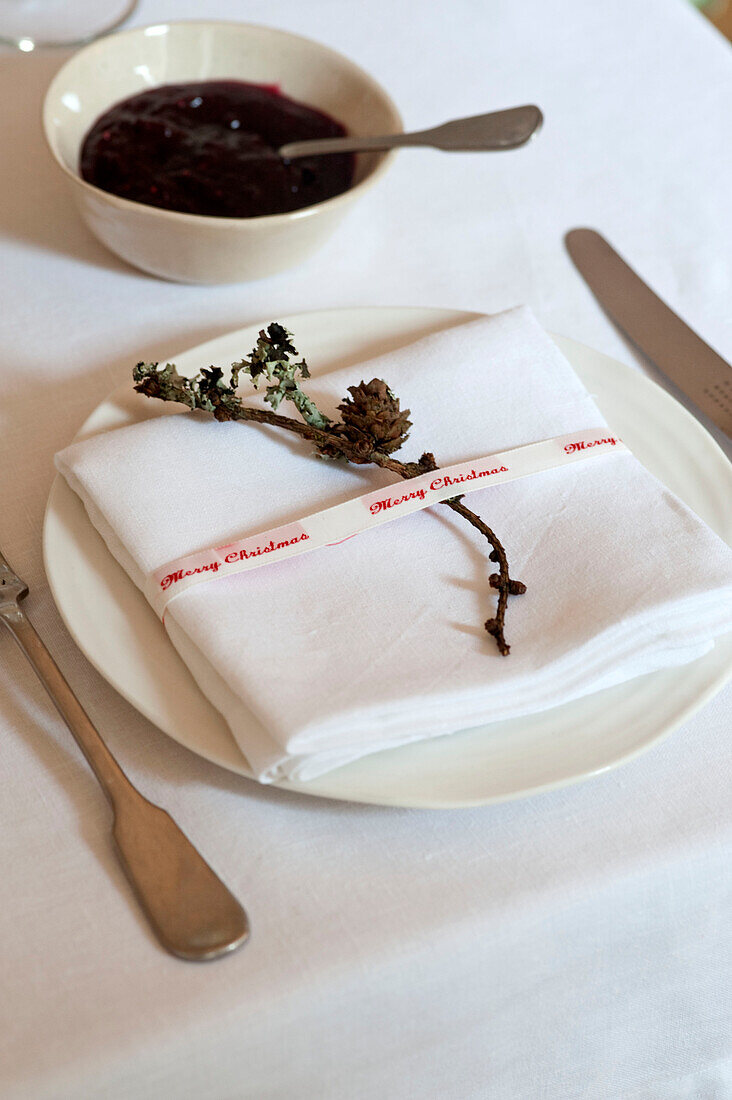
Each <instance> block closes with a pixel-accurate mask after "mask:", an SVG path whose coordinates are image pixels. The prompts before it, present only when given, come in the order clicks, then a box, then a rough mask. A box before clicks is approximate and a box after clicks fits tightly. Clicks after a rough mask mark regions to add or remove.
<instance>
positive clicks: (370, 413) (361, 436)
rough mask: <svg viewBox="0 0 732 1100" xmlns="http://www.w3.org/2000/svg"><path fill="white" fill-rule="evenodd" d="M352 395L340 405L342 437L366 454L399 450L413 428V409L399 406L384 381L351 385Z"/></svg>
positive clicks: (340, 430)
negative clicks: (411, 419) (410, 413)
mask: <svg viewBox="0 0 732 1100" xmlns="http://www.w3.org/2000/svg"><path fill="white" fill-rule="evenodd" d="M348 392H349V393H350V395H351V396H350V397H347V398H346V399H345V401H343V402H341V404H340V405H339V406H338V410H339V412H340V413H341V417H342V424H341V425H339V434H340V435H342V436H343V437H344V438H345V439H347V440H348V441H349V442H350V443H352V444H354V445H355V446H357V447H358V448H359V450H361V448H362V447H363V449H364V453H365V455H366V454H370V453H371V451H380V452H381V453H382V454H387V455H388V454H392V453H393V452H394V451H398V450H399V448H400V447H401V445H402V444H403V443H404V442H405V441H406V440H407V438H408V437H409V429H410V428H411V426H412V422H411V421H410V419H409V409H404V410H402V409H401V408H400V407H399V398H398V397H395V396H394V394H393V393H392V392H391V390H390V389H389V387H388V386H387V384H386V382H382V381H381V379H380V378H373V379H372V380H371V381H370V382H360V383H359V384H358V386H349V387H348Z"/></svg>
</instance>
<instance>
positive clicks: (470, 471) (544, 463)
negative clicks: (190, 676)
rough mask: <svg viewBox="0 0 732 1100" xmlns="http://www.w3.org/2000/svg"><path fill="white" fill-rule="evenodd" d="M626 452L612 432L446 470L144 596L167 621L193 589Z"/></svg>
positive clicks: (192, 571) (209, 562)
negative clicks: (489, 490) (453, 501)
mask: <svg viewBox="0 0 732 1100" xmlns="http://www.w3.org/2000/svg"><path fill="white" fill-rule="evenodd" d="M627 450H628V448H627V447H626V446H625V444H624V443H623V442H622V441H621V440H620V439H618V438H616V437H615V436H611V435H608V432H607V429H606V428H605V429H602V428H591V429H589V430H587V431H581V432H570V433H569V434H568V435H562V436H557V437H555V438H554V439H545V440H543V441H542V442H541V443H528V444H526V445H525V446H523V447H514V448H513V449H512V450H510V451H501V452H499V453H497V454H492V455H487V456H486V457H484V458H476V459H473V460H472V461H470V462H460V463H458V464H457V465H455V466H446V467H441V468H440V469H438V470H434V471H432V472H431V473H426V474H421V475H420V476H419V477H414V478H410V479H408V480H404V481H399V482H396V483H395V484H392V485H386V486H384V488H382V489H375V490H374V491H372V492H370V493H365V494H364V495H363V496H360V497H355V498H354V499H353V500H347V501H345V502H344V503H343V504H336V505H335V506H334V507H332V508H325V509H324V510H323V511H322V512H314V513H313V515H311V516H307V517H306V518H305V519H302V520H298V521H296V522H294V523H286V524H284V525H283V526H281V527H273V528H272V529H271V530H269V531H261V532H259V533H258V534H256V535H248V536H247V537H245V538H242V539H237V541H236V542H231V543H227V545H226V546H213V547H211V548H210V549H208V550H198V551H196V552H195V553H193V554H187V555H186V556H185V557H183V558H178V559H177V560H175V561H170V562H168V563H167V565H164V566H162V567H161V568H160V569H158V570H156V571H155V572H154V573H153V574H152V575H151V576H150V577H149V578H148V580H147V584H146V589H145V594H146V596H147V598H148V600H149V601H150V603H151V604H152V606H153V607H154V609H155V611H156V612H157V614H158V615H159V616H160V618H163V615H164V612H165V608H166V606H167V605H168V603H169V602H170V600H172V599H173V597H175V596H178V595H179V594H180V593H181V592H185V591H186V590H187V589H189V588H191V587H192V586H193V585H194V584H202V583H203V582H205V581H210V580H214V578H216V577H228V576H231V574H232V573H244V572H246V571H247V570H250V569H259V568H260V567H261V566H263V565H270V564H273V563H274V562H278V561H283V560H284V559H285V558H291V557H294V555H295V554H304V553H305V552H306V551H308V550H316V549H317V548H318V547H321V546H333V545H335V544H336V543H339V542H344V541H345V540H346V539H349V538H351V537H352V536H353V535H357V534H359V533H360V532H361V531H367V530H368V529H369V528H371V527H379V526H380V525H381V524H382V523H389V522H390V521H391V520H393V519H398V518H399V517H400V516H407V515H410V514H411V513H412V512H417V511H419V510H420V509H422V508H429V507H430V505H432V504H439V503H440V501H443V500H447V499H449V498H450V497H454V496H458V495H460V494H464V493H472V492H474V491H475V490H476V489H484V488H485V487H486V486H488V485H500V484H503V483H504V482H507V481H515V480H517V479H518V478H522V477H529V476H530V475H531V474H536V473H539V472H541V471H542V470H552V469H555V468H556V467H558V466H564V465H565V464H567V463H570V462H577V461H584V460H586V459H590V458H594V457H597V456H600V455H603V454H607V453H608V452H614V453H616V454H617V453H618V452H623V451H627Z"/></svg>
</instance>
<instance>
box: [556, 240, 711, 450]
mask: <svg viewBox="0 0 732 1100" xmlns="http://www.w3.org/2000/svg"><path fill="white" fill-rule="evenodd" d="M564 242H565V244H566V246H567V251H568V252H569V255H570V256H571V258H572V260H573V262H574V265H575V267H576V268H577V270H578V271H579V273H580V274H581V275H582V277H583V278H584V280H585V282H586V283H587V284H588V286H589V287H590V290H591V291H592V293H593V294H594V295H595V297H596V298H597V300H598V302H599V303H600V305H601V306H602V307H603V309H604V310H605V312H606V313H607V314H608V316H609V317H610V318H611V320H613V321H614V322H615V324H616V325H617V326H618V327H619V328H620V329H622V331H623V332H624V333H625V335H626V336H627V337H628V338H629V339H630V340H631V341H632V343H633V344H635V346H636V347H637V348H638V350H639V351H641V352H642V353H643V354H644V355H645V356H646V357H647V358H648V359H650V360H651V362H652V363H653V364H654V365H655V366H656V367H658V369H659V370H660V371H662V372H663V373H664V374H665V375H666V377H667V378H669V379H670V380H671V381H672V382H673V383H674V385H675V386H678V388H679V389H680V390H681V391H682V392H683V393H684V394H686V396H687V397H688V398H690V399H691V401H693V402H694V404H695V405H696V406H697V408H698V409H699V410H700V411H701V412H703V413H704V414H705V415H706V416H708V417H709V419H710V420H713V421H714V423H715V424H716V425H717V427H719V428H721V429H722V431H723V432H726V434H727V435H728V436H730V437H731V438H732V367H731V366H730V365H729V363H727V362H726V361H725V360H724V359H723V358H722V356H721V355H718V354H717V352H716V351H714V349H713V348H710V347H709V344H706V343H705V342H704V341H703V340H702V338H701V337H700V336H697V334H696V333H695V332H694V331H693V329H690V328H689V326H688V325H687V324H686V323H685V322H684V321H682V320H681V318H680V317H679V316H678V315H677V314H676V313H674V311H673V310H672V309H671V308H670V307H669V306H667V305H666V303H665V302H664V301H662V300H661V299H660V298H659V297H658V295H657V294H655V293H654V291H652V290H651V288H650V287H649V286H647V285H646V284H645V283H644V282H643V280H642V279H641V278H640V276H639V275H636V273H635V271H633V269H632V267H630V266H629V265H628V264H627V263H626V262H625V260H624V259H623V258H622V257H621V256H619V255H618V253H617V252H616V251H615V249H614V248H613V247H612V245H610V244H609V243H608V242H607V241H606V240H605V238H604V237H602V236H601V235H600V234H599V233H597V232H595V230H594V229H572V230H570V232H569V233H567V235H566V236H565V238H564Z"/></svg>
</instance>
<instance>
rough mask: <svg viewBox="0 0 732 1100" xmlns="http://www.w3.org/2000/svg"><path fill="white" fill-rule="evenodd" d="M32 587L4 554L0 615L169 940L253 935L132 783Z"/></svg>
mask: <svg viewBox="0 0 732 1100" xmlns="http://www.w3.org/2000/svg"><path fill="white" fill-rule="evenodd" d="M27 595H28V586H27V585H26V584H25V583H24V582H23V581H22V580H21V579H20V577H18V576H17V575H16V574H15V573H14V572H13V570H12V569H11V567H10V565H9V564H8V562H7V561H6V560H5V558H4V557H3V555H2V553H0V620H1V621H2V622H3V623H4V624H5V626H6V627H7V628H8V630H9V631H10V633H11V634H12V635H13V637H14V638H15V640H16V642H17V643H18V645H19V646H20V648H21V649H22V650H23V652H24V653H25V655H26V657H27V658H28V660H29V661H30V663H31V665H32V666H33V668H34V670H35V671H36V673H37V674H38V677H39V679H40V680H41V683H42V684H43V686H44V687H45V688H46V691H47V692H48V694H49V695H50V696H51V699H52V700H53V702H54V704H55V706H56V707H57V709H58V711H59V713H60V715H61V717H62V718H63V719H64V721H65V722H66V725H67V726H68V727H69V729H70V730H71V733H72V734H73V736H74V738H75V739H76V741H77V743H78V745H79V748H80V749H81V751H82V752H83V754H84V756H85V757H86V759H87V762H88V763H89V765H90V767H91V769H92V771H93V772H94V774H95V776H96V777H97V779H98V780H99V783H100V784H101V787H102V789H103V791H104V793H105V794H106V796H107V798H108V799H109V801H110V803H111V805H112V810H113V814H114V825H113V830H112V831H113V835H114V840H115V842H116V846H117V852H118V854H119V857H120V861H121V863H122V867H123V868H124V871H125V873H126V875H127V878H128V879H129V880H130V883H131V885H132V887H133V889H134V891H135V893H136V895H137V897H138V899H139V901H140V904H141V905H142V908H143V911H144V912H145V914H146V916H147V918H148V920H149V921H150V924H151V926H152V929H153V931H154V932H155V934H156V936H157V937H158V939H159V940H160V942H161V943H162V945H163V947H165V948H166V950H167V951H170V952H171V954H173V955H177V956H178V957H179V958H182V959H190V960H194V961H201V960H205V959H214V958H217V957H218V956H219V955H223V954H224V953H226V952H228V951H232V950H233V949H234V948H235V947H239V946H240V945H241V944H243V943H244V942H245V941H246V939H247V938H248V936H249V922H248V920H247V915H246V913H245V911H244V909H243V908H242V907H241V905H240V904H239V902H238V901H237V900H236V898H235V897H234V895H233V894H232V893H231V892H230V891H229V889H228V888H227V887H226V886H225V885H224V883H223V882H222V881H221V879H220V878H219V877H218V875H217V874H216V873H215V872H214V871H213V870H212V869H211V867H209V865H208V863H206V861H205V860H204V858H203V856H202V855H201V854H200V853H199V852H198V851H197V850H196V849H195V848H194V847H193V845H192V844H191V842H190V840H188V838H187V837H186V835H185V834H184V833H183V832H181V830H180V829H179V828H178V826H177V825H176V823H175V822H174V821H173V819H172V817H171V816H170V815H169V814H168V813H166V811H165V810H163V809H161V808H160V807H159V806H155V805H154V804H153V803H152V802H148V800H147V799H146V798H144V797H143V795H141V794H140V792H139V791H138V790H137V788H136V787H134V786H133V785H132V783H130V781H129V779H128V778H127V776H126V775H125V773H124V772H123V771H122V769H121V768H120V766H119V764H118V763H117V761H116V760H115V758H114V756H113V755H112V753H111V752H110V751H109V749H108V748H107V746H106V744H105V743H104V741H103V740H102V738H101V736H100V735H99V733H98V732H97V730H96V729H95V727H94V726H93V725H92V723H91V720H90V718H89V716H88V715H87V714H86V712H85V711H84V710H83V709H82V707H81V704H80V703H79V701H78V699H77V698H76V696H75V695H74V693H73V691H72V690H71V688H70V687H69V685H68V683H67V682H66V680H65V679H64V677H63V675H62V674H61V671H60V669H59V667H58V665H57V664H56V662H55V661H54V659H53V657H52V656H51V654H50V653H49V652H48V650H47V649H46V647H45V645H44V644H43V642H42V641H41V639H40V637H39V636H38V634H37V633H36V631H35V629H34V627H33V625H32V624H31V622H30V620H29V619H28V617H27V616H26V614H25V612H24V611H23V609H22V607H21V606H20V601H21V600H22V599H24V598H25V597H26V596H27Z"/></svg>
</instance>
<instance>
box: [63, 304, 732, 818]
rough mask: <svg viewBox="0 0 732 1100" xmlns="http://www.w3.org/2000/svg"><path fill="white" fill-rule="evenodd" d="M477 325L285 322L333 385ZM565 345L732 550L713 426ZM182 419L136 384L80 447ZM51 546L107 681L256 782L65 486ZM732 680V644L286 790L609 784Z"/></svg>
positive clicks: (373, 318) (729, 504)
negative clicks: (365, 366)
mask: <svg viewBox="0 0 732 1100" xmlns="http://www.w3.org/2000/svg"><path fill="white" fill-rule="evenodd" d="M475 316H477V314H468V313H458V312H455V311H447V310H438V309H390V308H376V309H344V310H329V311H327V312H318V313H307V314H301V315H299V316H294V317H291V318H284V319H281V320H283V322H284V324H286V325H287V327H288V328H290V329H291V330H292V331H293V332H294V333H295V337H296V341H297V346H298V348H300V350H301V351H303V352H304V353H305V355H306V357H307V359H308V363H309V364H310V365H311V367H312V370H313V373H314V374H318V373H325V372H327V371H329V370H331V369H333V368H334V367H336V366H344V365H347V364H348V363H353V364H354V365H355V364H357V363H358V362H359V361H360V360H362V359H365V358H369V357H371V356H373V355H375V354H379V353H381V352H384V351H386V350H389V349H391V348H394V347H397V346H400V345H403V344H406V343H409V342H411V341H412V340H415V339H418V338H419V337H421V336H424V335H426V334H427V333H428V332H434V331H436V330H439V329H443V328H447V327H449V326H451V325H455V324H460V323H462V322H464V321H467V320H470V319H471V318H473V317H475ZM278 319H279V318H278ZM260 328H261V323H260V324H257V325H251V326H248V327H247V328H245V329H242V330H240V331H239V332H233V333H229V334H227V335H226V336H221V337H219V338H218V339H216V340H212V341H210V342H209V343H206V344H203V345H201V346H200V347H198V348H194V349H193V350H191V351H188V352H185V354H183V355H178V356H174V357H172V358H173V359H174V361H175V362H176V364H177V366H178V368H179V369H180V370H181V372H182V373H184V374H189V373H190V374H193V373H195V371H197V370H198V369H199V368H200V367H204V366H208V365H209V364H211V363H214V364H221V365H222V366H224V367H226V366H227V365H228V364H229V363H230V362H231V361H232V360H235V359H239V358H241V355H242V354H243V353H244V352H246V351H248V350H249V349H250V348H251V347H252V345H253V343H254V341H255V339H256V335H257V332H258V331H259V329H260ZM554 339H555V340H556V342H557V344H558V345H559V347H560V348H561V350H562V351H563V352H564V354H565V355H566V356H567V358H568V359H569V361H570V362H571V364H572V366H573V367H574V369H575V370H576V371H577V373H578V374H579V376H580V377H581V378H582V380H583V381H584V382H585V384H586V386H587V387H588V389H589V391H590V392H591V393H592V394H594V395H596V397H597V402H598V404H599V406H600V408H601V409H602V411H603V413H604V414H605V416H606V418H607V420H608V422H609V424H610V426H611V427H612V429H613V430H614V431H615V432H616V433H617V434H618V435H620V436H622V438H623V439H624V441H625V442H626V443H627V444H628V445H629V446H630V448H631V449H632V450H633V451H634V453H635V454H636V456H637V457H638V459H639V460H640V461H641V462H643V463H644V465H645V466H646V467H647V468H648V469H649V470H651V471H652V473H654V474H655V475H656V476H657V477H658V478H659V479H660V480H661V481H662V482H664V484H665V485H667V486H668V488H669V489H671V490H672V491H673V492H675V493H677V494H678V496H680V497H681V498H682V500H684V501H686V503H687V504H688V505H689V506H690V507H691V508H693V509H694V511H695V512H696V513H697V515H699V516H700V517H701V518H702V519H703V520H704V521H705V522H706V523H708V524H709V526H710V527H712V528H713V529H714V530H715V531H717V532H718V534H720V535H721V536H722V537H723V538H725V539H726V540H727V541H728V542H730V543H732V465H730V463H729V462H728V461H727V459H726V457H725V455H724V454H723V452H722V451H721V450H720V449H719V447H718V446H717V445H716V443H715V442H714V440H713V439H712V438H711V436H710V435H709V434H708V433H707V432H706V431H705V430H704V428H702V427H701V425H700V424H699V423H698V421H697V420H695V419H694V418H693V417H692V416H691V415H690V414H689V413H688V412H686V410H685V409H684V408H682V406H681V405H679V404H678V402H676V401H674V400H673V398H671V397H669V396H668V394H666V393H665V392H664V391H663V390H662V389H660V387H658V386H656V385H655V384H654V383H653V382H650V381H649V380H648V379H647V378H645V377H644V376H643V375H641V374H640V373H638V372H637V371H634V370H632V369H631V368H629V367H626V366H623V365H622V364H621V363H618V362H616V361H615V360H613V359H610V358H608V357H607V356H606V355H601V354H600V353H599V352H596V351H592V350H591V349H590V348H587V347H584V346H583V345H582V344H577V343H575V342H574V341H573V340H568V339H566V338H564V337H554ZM132 365H133V364H132V363H131V364H130V371H131V369H132ZM354 377H355V375H354ZM359 377H360V376H359ZM182 411H184V410H183V409H182V408H181V407H180V406H178V407H175V408H174V407H172V406H165V407H164V406H162V405H161V404H160V403H159V402H155V401H151V400H149V399H147V398H144V397H142V396H140V395H138V394H136V393H134V392H133V390H132V384H131V381H130V383H127V384H125V385H124V386H123V387H122V388H121V389H120V390H117V391H116V392H115V393H114V394H112V395H111V397H109V398H108V399H107V400H106V401H104V402H103V403H102V404H101V405H100V406H99V407H98V408H97V409H96V410H95V411H94V412H93V413H92V415H91V416H90V417H89V419H88V420H87V421H86V423H85V424H84V426H83V427H82V429H81V431H80V432H79V434H78V436H77V438H78V439H81V438H86V437H88V436H90V435H94V434H96V433H98V432H102V431H107V430H108V429H109V428H112V427H116V426H119V425H123V424H129V423H131V422H133V421H135V420H141V419H144V418H148V417H152V416H159V415H160V414H161V413H163V412H164V413H169V414H177V413H178V412H182ZM43 541H44V558H45V564H46V572H47V574H48V579H49V582H50V585H51V590H52V592H53V596H54V599H55V600H56V603H57V605H58V608H59V611H60V612H61V615H62V616H63V619H64V622H65V623H66V626H67V627H68V629H69V631H70V632H71V635H72V636H73V638H74V639H75V641H76V642H77V644H78V645H79V646H80V648H81V649H82V650H83V652H84V653H85V654H86V656H87V657H88V658H89V660H90V661H91V662H92V664H93V665H94V666H95V667H96V668H97V669H98V670H99V672H100V673H101V674H102V676H104V677H105V679H106V680H108V681H109V683H110V684H112V685H113V687H115V688H116V689H117V691H119V692H120V694H122V695H123V696H124V697H125V698H126V699H128V700H129V701H130V702H131V703H132V704H133V706H135V707H136V708H137V709H138V710H139V711H141V712H142V713H143V714H144V715H145V716H146V717H147V718H149V719H150V721H151V722H153V723H154V724H155V725H156V726H158V727H159V728H160V729H161V730H163V731H164V732H165V733H167V734H168V735H169V736H170V737H172V738H173V739H174V740H176V741H178V742H180V744H182V745H185V746H186V748H189V749H191V750H192V751H193V752H196V753H198V754H200V755H201V756H203V757H205V758H206V759H207V760H211V761H213V762H214V763H216V764H220V765H221V766H222V767H224V768H228V769H230V770H231V771H234V772H239V773H240V774H241V775H244V776H249V777H250V778H251V771H250V769H249V767H248V764H247V761H246V759H245V758H244V756H243V755H242V753H241V751H240V750H239V748H238V747H237V745H236V743H235V741H234V739H233V737H232V736H231V734H230V733H229V730H228V727H227V726H226V724H225V722H224V720H223V718H222V717H221V715H220V714H219V713H218V712H217V711H216V710H214V708H213V707H212V706H211V704H210V703H209V702H208V701H207V700H206V699H205V698H204V696H203V695H202V694H201V692H200V691H199V690H198V688H197V687H196V685H195V684H194V683H193V680H192V678H191V676H190V674H189V673H188V671H187V669H186V667H185V665H184V664H183V662H182V661H181V659H180V657H179V656H178V654H177V653H176V651H175V650H174V649H173V647H172V645H171V644H170V642H169V641H168V638H167V635H166V633H165V630H164V628H163V627H162V625H161V623H160V621H159V620H158V618H157V617H156V615H155V614H154V612H153V611H152V609H151V608H150V606H149V605H148V604H147V602H146V600H145V599H144V597H143V596H142V594H141V593H140V592H139V591H138V589H137V588H136V587H135V586H134V584H133V583H132V581H131V580H130V579H129V578H128V576H127V574H126V573H125V572H124V570H123V569H122V568H121V566H120V565H118V564H117V562H116V561H115V559H114V558H113V557H112V555H111V554H110V553H109V551H108V550H107V548H106V546H105V544H104V542H103V541H102V539H101V537H100V536H99V535H98V534H97V532H96V531H95V529H94V528H93V527H92V525H91V523H90V521H89V520H88V518H87V515H86V512H85V510H84V507H83V505H82V504H81V502H80V500H79V499H78V497H77V496H76V495H75V494H74V493H73V492H72V490H71V489H70V488H69V487H68V485H67V484H66V482H65V481H64V480H63V479H62V478H60V477H57V478H56V481H55V482H54V485H53V488H52V490H51V495H50V498H49V502H48V508H47V511H46V520H45V526H44V534H43ZM731 672H732V637H731V636H727V637H726V638H725V639H722V640H721V641H720V642H718V643H717V645H716V646H715V647H714V649H713V650H712V651H711V652H710V653H709V654H707V656H705V657H703V658H701V659H700V660H697V661H694V662H693V663H691V664H689V665H686V666H684V667H683V668H672V669H669V670H668V671H662V672H654V673H651V674H648V675H645V676H642V677H639V678H638V679H636V680H632V681H630V682H629V683H626V684H622V685H620V686H618V687H614V688H610V689H608V690H606V691H602V692H599V693H597V694H595V695H591V696H588V697H586V698H583V699H579V700H577V701H576V702H573V703H569V704H566V705H564V706H561V707H556V708H554V709H552V710H549V711H544V712H543V713H542V714H537V715H534V716H532V717H528V718H518V719H513V720H511V721H504V722H493V723H490V724H488V725H485V726H481V727H479V728H476V729H471V730H467V731H464V732H460V733H455V734H451V735H450V736H447V737H439V738H435V739H432V740H428V741H423V742H417V743H415V744H412V745H407V746H404V747H402V748H397V749H390V750H387V751H384V752H380V753H376V754H373V755H371V756H367V757H365V758H364V759H363V760H360V761H358V762H357V763H354V764H349V765H348V766H346V767H343V768H339V769H337V770H336V771H333V772H330V773H329V774H327V775H324V776H321V777H320V778H318V779H315V780H312V781H310V782H308V783H282V784H280V786H282V787H286V788H288V789H290V790H297V791H301V792H303V793H306V794H312V795H320V796H323V797H326V798H339V799H348V800H351V801H358V802H372V803H380V804H383V805H389V806H424V807H433V808H440V807H457V806H471V805H477V804H481V803H488V802H497V801H501V800H504V799H509V798H518V797H520V796H523V795H528V794H532V793H534V792H537V791H542V790H547V789H549V788H552V787H559V786H563V785H564V784H567V783H572V782H576V781H577V780H580V779H585V778H587V777H589V776H592V775H596V774H597V773H599V772H602V771H605V770H606V769H608V768H612V767H614V766H615V765H617V764H620V763H621V762H622V761H625V760H628V759H630V758H631V757H633V756H635V755H636V754H637V753H639V752H641V751H642V750H644V749H647V748H648V747H649V746H650V745H652V744H653V743H654V742H656V741H658V740H659V739H660V738H662V737H664V736H665V735H667V734H669V733H670V732H671V731H672V730H674V729H675V728H676V727H678V726H679V725H680V724H681V723H682V722H684V721H685V719H687V718H688V717H689V715H691V714H692V713H693V712H694V711H695V710H696V709H697V708H698V707H700V706H701V705H702V704H703V703H704V702H705V701H706V700H707V699H709V698H710V697H711V696H712V695H713V694H714V693H715V692H716V691H718V690H719V688H720V687H722V685H723V684H724V682H725V681H726V680H727V679H728V677H729V676H730V674H731ZM689 751H690V752H691V751H693V749H692V748H691V747H690V749H689Z"/></svg>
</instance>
